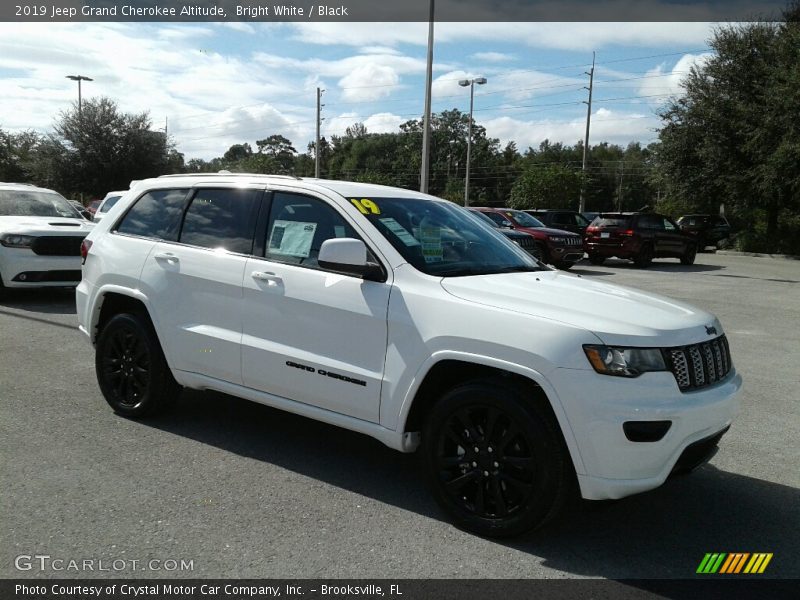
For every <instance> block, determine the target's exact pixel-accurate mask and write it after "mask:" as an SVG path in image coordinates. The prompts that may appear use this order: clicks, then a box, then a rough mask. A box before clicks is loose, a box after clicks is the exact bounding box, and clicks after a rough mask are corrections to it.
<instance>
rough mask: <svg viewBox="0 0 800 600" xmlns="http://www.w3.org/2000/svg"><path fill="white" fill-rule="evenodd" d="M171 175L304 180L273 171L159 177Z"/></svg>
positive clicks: (185, 175)
mask: <svg viewBox="0 0 800 600" xmlns="http://www.w3.org/2000/svg"><path fill="white" fill-rule="evenodd" d="M169 177H280V178H282V179H294V180H296V181H302V180H303V178H302V177H298V176H297V175H277V174H273V173H231V172H230V171H225V170H222V171H219V172H217V173H173V174H172V175H159V176H158V178H159V179H162V178H169Z"/></svg>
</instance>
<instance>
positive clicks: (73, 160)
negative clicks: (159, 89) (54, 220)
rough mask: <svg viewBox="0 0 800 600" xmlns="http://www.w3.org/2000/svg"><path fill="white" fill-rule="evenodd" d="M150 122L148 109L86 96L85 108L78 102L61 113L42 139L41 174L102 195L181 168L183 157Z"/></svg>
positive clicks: (66, 188)
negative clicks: (134, 110)
mask: <svg viewBox="0 0 800 600" xmlns="http://www.w3.org/2000/svg"><path fill="white" fill-rule="evenodd" d="M150 126H151V121H150V117H149V116H148V114H147V113H140V114H127V113H122V112H120V111H119V109H118V107H117V104H116V102H114V101H113V100H111V99H109V98H98V99H90V100H84V101H83V105H82V111H81V112H80V113H79V112H78V110H77V106H74V107H73V108H72V109H70V110H68V111H66V112H63V113H61V117H60V119H59V120H58V121H57V122H56V124H55V127H54V132H53V134H51V135H49V136H48V137H47V138H46V139H45V140H44V141H42V142H41V143H40V145H39V148H38V150H37V157H36V160H35V162H36V164H35V165H34V167H33V171H34V173H35V174H36V179H37V181H38V182H40V183H43V184H44V183H49V184H50V185H49V187H55V188H57V189H59V190H61V191H63V192H65V193H75V192H82V193H88V194H90V195H93V196H100V195H102V194H105V193H106V192H107V191H109V190H115V189H127V187H128V185H129V184H130V182H131V180H134V179H144V178H146V177H155V176H158V175H162V174H164V173H168V172H170V170H171V169H173V168H178V169H180V168H182V166H183V157H182V156H181V155H179V154H178V153H176V152H174V148H173V145H172V143H171V142H170V141H169V140H168V139H167V136H166V135H165V134H164V133H163V132H160V131H153V130H152V129H150Z"/></svg>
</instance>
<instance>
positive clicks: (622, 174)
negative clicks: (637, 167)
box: [617, 160, 625, 212]
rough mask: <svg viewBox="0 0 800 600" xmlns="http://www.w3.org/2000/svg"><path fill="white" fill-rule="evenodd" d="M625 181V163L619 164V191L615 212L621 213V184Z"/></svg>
mask: <svg viewBox="0 0 800 600" xmlns="http://www.w3.org/2000/svg"><path fill="white" fill-rule="evenodd" d="M624 179H625V161H624V160H623V161H622V162H620V164H619V190H618V191H617V211H618V212H622V182H623V180H624Z"/></svg>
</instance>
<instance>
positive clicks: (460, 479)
mask: <svg viewBox="0 0 800 600" xmlns="http://www.w3.org/2000/svg"><path fill="white" fill-rule="evenodd" d="M554 421H555V419H554V417H552V414H551V413H549V412H548V411H546V410H544V409H543V407H541V406H540V405H537V403H536V402H534V401H533V399H532V398H530V397H524V395H521V394H520V392H518V391H516V390H514V389H513V388H511V387H507V386H505V385H504V384H502V383H500V382H491V383H488V382H476V383H472V384H465V385H463V386H460V387H458V388H456V389H454V390H452V391H451V392H449V393H448V394H446V395H445V396H444V397H443V398H442V400H440V401H439V402H438V403H437V404H436V405H435V406H434V408H433V409H432V411H431V414H430V415H429V419H428V422H427V423H426V427H425V431H424V433H423V458H424V461H425V464H426V473H427V475H428V478H429V482H430V483H431V485H432V487H433V491H434V496H435V497H436V500H437V501H438V502H439V504H440V505H441V506H442V507H443V508H444V509H445V510H446V511H447V512H448V513H449V514H450V516H451V517H452V518H453V520H454V521H455V523H456V524H457V525H458V526H460V527H463V528H464V529H467V530H469V531H473V532H475V533H478V534H480V535H487V536H493V537H505V536H511V535H518V534H520V533H524V532H526V531H529V530H531V529H534V528H537V527H539V526H541V525H543V524H544V523H546V522H547V521H549V520H550V519H551V518H553V517H554V516H555V515H556V514H557V513H558V511H559V510H560V509H561V507H562V505H563V503H564V501H565V498H566V496H567V488H568V482H569V480H570V479H569V470H568V466H567V465H568V464H569V457H568V452H567V450H566V446H565V444H564V442H563V438H562V437H561V434H560V430H559V429H558V425H557V424H556V423H555V422H554Z"/></svg>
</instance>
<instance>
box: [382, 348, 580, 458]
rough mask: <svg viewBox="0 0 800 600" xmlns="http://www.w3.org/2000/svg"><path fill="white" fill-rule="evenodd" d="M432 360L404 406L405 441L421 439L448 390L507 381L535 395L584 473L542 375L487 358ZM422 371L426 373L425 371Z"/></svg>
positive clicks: (554, 397)
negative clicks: (431, 413) (483, 381)
mask: <svg viewBox="0 0 800 600" xmlns="http://www.w3.org/2000/svg"><path fill="white" fill-rule="evenodd" d="M431 358H432V360H431V362H430V364H429V365H428V367H427V368H426V369H424V375H422V376H420V377H419V378H417V380H416V381H417V382H418V383H417V382H415V385H414V386H413V388H412V390H410V391H409V393H408V395H407V397H406V400H405V401H404V402H403V406H402V408H401V414H400V419H399V423H398V425H399V428H398V431H400V432H401V433H402V437H403V438H404V439H414V438H415V436H417V438H418V434H417V432H419V431H421V429H422V424H423V422H424V420H425V417H426V415H427V414H428V411H429V410H430V409H431V407H432V406H433V405H434V404H435V403H436V401H437V400H438V399H439V398H440V397H441V396H442V394H443V393H444V392H445V391H446V390H448V389H451V388H452V387H454V386H455V385H457V384H459V383H462V382H465V381H468V380H475V379H497V378H500V379H506V380H508V382H509V383H510V384H512V385H514V386H517V387H520V388H521V389H524V390H526V391H528V392H529V393H531V394H532V395H534V397H536V398H538V399H539V400H540V401H541V402H542V404H543V405H544V406H545V407H546V408H548V409H549V410H550V412H551V414H552V415H553V417H554V418H555V421H556V423H557V424H558V428H559V430H560V431H561V436H562V437H563V439H564V442H565V444H566V446H567V449H568V451H569V455H570V458H571V459H572V465H573V467H574V469H575V471H576V472H577V473H581V472H583V470H584V469H583V460H582V459H581V456H580V451H579V449H578V445H577V441H576V439H575V435H574V433H573V431H572V428H571V427H570V424H569V420H568V419H567V415H566V412H565V411H564V408H563V406H562V405H561V401H560V399H559V397H558V394H557V393H556V391H555V389H554V388H553V387H552V386H551V385H550V383H549V382H548V381H547V378H546V377H544V376H543V375H542V374H541V373H538V372H537V371H534V370H533V369H530V368H528V367H524V366H521V365H515V364H512V363H507V362H503V361H498V360H495V359H491V358H487V357H477V356H469V357H464V356H439V357H431ZM420 371H421V372H423V370H422V369H421V370H420Z"/></svg>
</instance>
